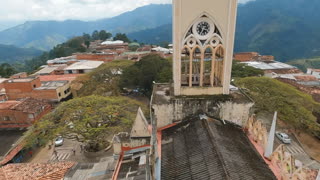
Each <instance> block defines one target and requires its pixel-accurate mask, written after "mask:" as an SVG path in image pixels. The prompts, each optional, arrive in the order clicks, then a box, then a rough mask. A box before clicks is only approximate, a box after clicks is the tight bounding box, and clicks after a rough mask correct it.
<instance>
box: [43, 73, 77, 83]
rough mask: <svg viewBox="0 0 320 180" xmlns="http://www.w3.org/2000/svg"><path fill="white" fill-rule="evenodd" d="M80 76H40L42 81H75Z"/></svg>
mask: <svg viewBox="0 0 320 180" xmlns="http://www.w3.org/2000/svg"><path fill="white" fill-rule="evenodd" d="M78 76H81V75H80V74H64V75H46V76H39V78H40V81H41V82H43V81H70V82H71V81H73V80H75V79H76V78H77V77H78Z"/></svg>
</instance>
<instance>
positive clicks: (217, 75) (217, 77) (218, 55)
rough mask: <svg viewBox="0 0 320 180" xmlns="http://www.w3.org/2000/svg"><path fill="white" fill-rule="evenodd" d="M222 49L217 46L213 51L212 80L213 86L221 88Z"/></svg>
mask: <svg viewBox="0 0 320 180" xmlns="http://www.w3.org/2000/svg"><path fill="white" fill-rule="evenodd" d="M224 56H225V55H224V49H223V47H222V46H221V45H220V46H217V47H216V49H215V58H214V59H215V62H214V76H213V77H214V78H213V85H214V86H218V87H221V86H223V84H222V83H223V69H224Z"/></svg>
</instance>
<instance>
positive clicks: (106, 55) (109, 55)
mask: <svg viewBox="0 0 320 180" xmlns="http://www.w3.org/2000/svg"><path fill="white" fill-rule="evenodd" d="M74 55H75V56H76V58H77V60H82V61H83V60H87V61H103V62H111V61H113V60H114V59H115V58H116V56H117V55H118V54H117V53H115V52H103V53H76V54H74Z"/></svg>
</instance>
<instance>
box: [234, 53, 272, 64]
mask: <svg viewBox="0 0 320 180" xmlns="http://www.w3.org/2000/svg"><path fill="white" fill-rule="evenodd" d="M233 58H234V60H237V61H241V62H247V61H274V56H271V55H260V54H259V53H257V52H240V53H236V54H234V57H233Z"/></svg>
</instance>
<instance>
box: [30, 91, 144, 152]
mask: <svg viewBox="0 0 320 180" xmlns="http://www.w3.org/2000/svg"><path fill="white" fill-rule="evenodd" d="M139 107H142V109H143V110H147V108H146V107H145V106H144V105H143V104H142V103H140V102H138V101H135V100H132V99H130V98H126V97H121V96H118V97H102V96H86V97H82V98H76V99H73V100H70V101H67V102H64V103H62V104H61V105H59V106H58V107H57V108H56V109H55V111H53V112H52V113H50V114H48V115H46V116H45V117H44V118H43V119H41V120H40V121H39V122H37V123H36V124H35V125H34V131H33V133H32V134H29V135H28V137H27V143H28V146H32V144H34V143H36V142H35V137H37V138H36V139H38V140H40V141H41V144H45V143H47V142H48V141H49V140H52V139H53V138H54V137H55V136H57V135H62V136H64V137H68V136H71V135H76V138H77V139H78V141H81V142H85V144H86V149H87V150H88V151H99V150H101V149H103V148H105V147H106V146H107V145H108V141H107V137H109V136H110V135H112V134H114V133H118V132H122V131H126V132H128V131H130V128H131V126H132V123H133V120H134V119H135V116H136V113H137V110H138V108H139Z"/></svg>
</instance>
